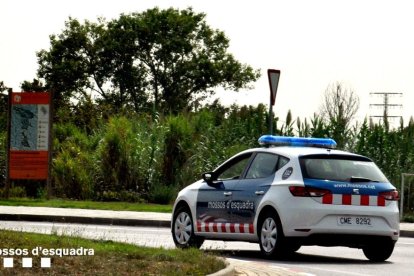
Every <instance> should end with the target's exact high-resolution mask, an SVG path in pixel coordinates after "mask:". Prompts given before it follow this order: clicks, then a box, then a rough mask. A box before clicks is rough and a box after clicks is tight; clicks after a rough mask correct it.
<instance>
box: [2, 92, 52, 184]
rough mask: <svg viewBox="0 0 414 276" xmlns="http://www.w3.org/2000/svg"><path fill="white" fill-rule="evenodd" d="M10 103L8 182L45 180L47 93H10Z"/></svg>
mask: <svg viewBox="0 0 414 276" xmlns="http://www.w3.org/2000/svg"><path fill="white" fill-rule="evenodd" d="M9 103H10V106H9V110H10V111H9V114H10V129H9V132H10V133H9V137H10V142H9V145H10V148H9V166H8V168H9V174H8V175H9V179H11V180H13V179H38V180H47V178H48V172H49V143H50V142H51V141H49V137H50V112H51V108H50V94H49V93H47V92H41V93H29V92H24V93H16V92H12V93H10V94H9Z"/></svg>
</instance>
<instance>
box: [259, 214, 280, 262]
mask: <svg viewBox="0 0 414 276" xmlns="http://www.w3.org/2000/svg"><path fill="white" fill-rule="evenodd" d="M258 226H259V227H258V235H259V245H260V251H261V252H262V254H263V256H265V257H266V258H273V257H277V256H280V254H281V253H282V252H283V244H284V239H285V238H284V235H283V230H282V226H281V224H280V220H279V218H278V216H277V215H276V213H275V212H267V213H265V214H264V215H263V216H261V219H260V221H259V224H258Z"/></svg>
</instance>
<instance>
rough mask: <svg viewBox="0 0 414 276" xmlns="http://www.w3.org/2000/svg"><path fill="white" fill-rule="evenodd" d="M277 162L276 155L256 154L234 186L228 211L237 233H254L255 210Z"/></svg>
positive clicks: (271, 177) (266, 189)
mask: <svg viewBox="0 0 414 276" xmlns="http://www.w3.org/2000/svg"><path fill="white" fill-rule="evenodd" d="M278 161H279V156H278V155H276V154H272V153H267V152H266V153H265V152H259V153H257V154H256V155H255V156H254V159H253V161H252V162H251V165H250V167H249V169H248V170H247V172H246V174H245V176H244V178H243V179H240V181H239V182H237V183H235V184H234V187H233V197H232V201H231V203H230V209H231V212H232V223H234V224H235V228H236V229H238V231H237V233H250V234H253V233H254V228H253V221H254V217H255V213H256V208H257V206H259V203H260V201H261V200H262V198H263V196H264V195H265V194H266V192H267V191H268V190H269V188H270V185H271V184H272V182H273V180H274V176H275V172H276V169H277V168H278Z"/></svg>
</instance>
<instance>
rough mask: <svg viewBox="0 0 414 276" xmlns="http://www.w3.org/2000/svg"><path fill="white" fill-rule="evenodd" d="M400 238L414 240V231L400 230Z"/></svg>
mask: <svg viewBox="0 0 414 276" xmlns="http://www.w3.org/2000/svg"><path fill="white" fill-rule="evenodd" d="M400 237H405V238H414V231H407V230H400Z"/></svg>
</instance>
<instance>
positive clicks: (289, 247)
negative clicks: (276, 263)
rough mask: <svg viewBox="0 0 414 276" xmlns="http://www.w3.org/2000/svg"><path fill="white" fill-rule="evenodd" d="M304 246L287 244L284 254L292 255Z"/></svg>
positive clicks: (284, 247)
mask: <svg viewBox="0 0 414 276" xmlns="http://www.w3.org/2000/svg"><path fill="white" fill-rule="evenodd" d="M301 247H302V246H301V245H300V244H298V243H291V242H289V243H285V244H284V245H283V252H286V253H287V254H292V253H295V252H296V251H298V250H299V249H300V248H301Z"/></svg>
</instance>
